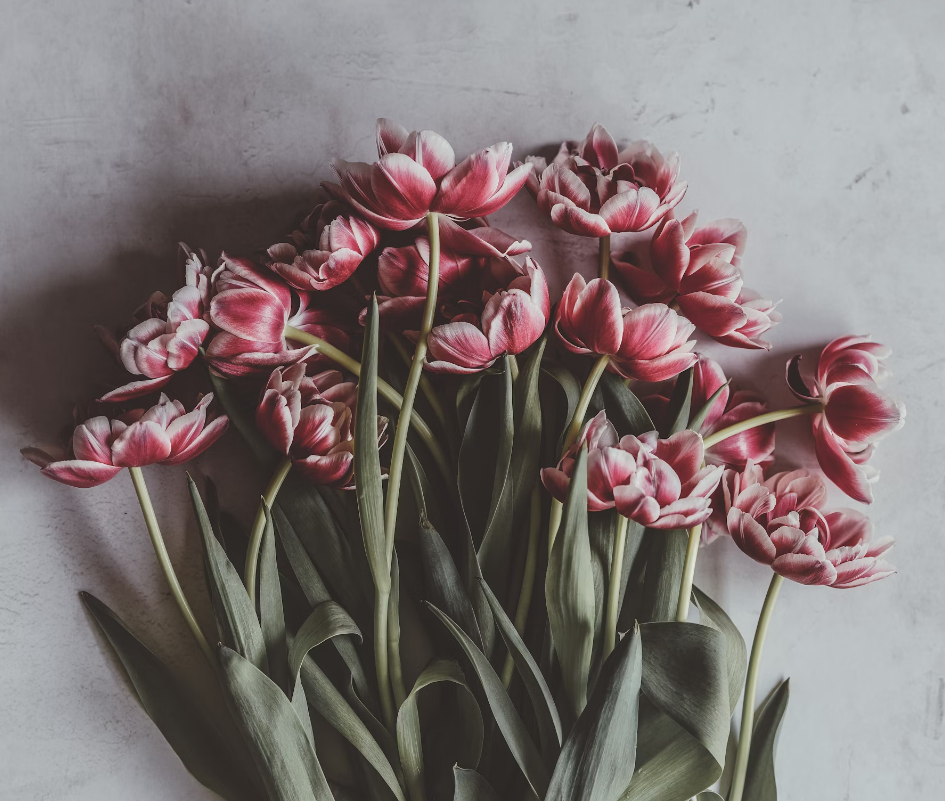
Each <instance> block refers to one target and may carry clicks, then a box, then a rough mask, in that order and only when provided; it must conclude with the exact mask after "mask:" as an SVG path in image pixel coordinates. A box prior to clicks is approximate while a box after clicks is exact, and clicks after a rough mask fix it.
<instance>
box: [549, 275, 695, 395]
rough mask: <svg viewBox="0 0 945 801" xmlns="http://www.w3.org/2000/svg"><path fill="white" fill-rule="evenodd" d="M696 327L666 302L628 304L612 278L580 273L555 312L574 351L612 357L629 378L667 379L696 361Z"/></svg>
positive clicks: (560, 333) (562, 334) (559, 332)
mask: <svg viewBox="0 0 945 801" xmlns="http://www.w3.org/2000/svg"><path fill="white" fill-rule="evenodd" d="M694 330H695V326H693V325H692V323H690V322H689V321H688V320H687V319H686V318H685V317H681V316H680V315H678V314H676V312H675V311H673V310H672V309H670V308H669V307H668V306H666V305H665V304H662V303H647V304H645V305H643V306H639V307H638V308H636V309H622V308H621V306H620V296H619V295H618V294H617V289H616V287H614V285H613V284H611V283H610V282H609V281H606V280H604V279H601V278H594V279H592V280H591V281H588V282H585V280H584V278H583V277H581V276H580V275H577V274H575V276H574V277H573V278H572V279H571V281H570V283H569V284H568V286H567V288H566V289H565V290H564V295H563V296H562V298H561V302H560V303H559V304H558V308H557V312H556V315H555V332H556V333H557V335H558V339H559V340H560V342H561V344H562V345H564V347H565V348H567V349H568V350H570V351H571V352H572V353H580V354H596V355H598V356H610V357H611V361H610V368H611V369H613V370H615V371H616V372H618V373H620V374H621V375H623V376H624V377H626V378H635V379H639V380H641V381H665V380H667V379H669V378H672V377H673V376H676V375H679V373H681V372H682V371H683V370H687V369H688V368H690V367H692V365H693V364H695V363H696V360H697V356H696V354H694V353H692V349H693V348H694V347H695V344H696V343H695V342H694V341H691V340H689V336H690V335H691V334H692V332H693V331H694Z"/></svg>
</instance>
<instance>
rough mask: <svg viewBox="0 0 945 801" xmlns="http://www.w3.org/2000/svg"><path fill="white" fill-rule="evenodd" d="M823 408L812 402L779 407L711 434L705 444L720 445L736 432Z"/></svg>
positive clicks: (815, 411) (710, 445)
mask: <svg viewBox="0 0 945 801" xmlns="http://www.w3.org/2000/svg"><path fill="white" fill-rule="evenodd" d="M823 410H824V407H823V405H822V404H820V403H810V404H807V405H806V406H793V407H791V408H790V409H778V410H777V411H775V412H766V413H765V414H759V415H758V416H757V417H751V418H749V419H748V420H742V421H741V422H740V423H736V424H735V425H733V426H729V427H728V428H723V429H722V430H721V431H716V432H715V433H714V434H710V435H709V436H708V437H706V438H705V442H704V443H703V444H704V445H705V448H706V449H707V450H708V449H709V448H711V447H712V446H713V445H718V444H719V443H720V442H721V441H722V440H725V439H728V438H729V437H734V436H735V435H736V434H741V433H742V432H743V431H750V430H751V429H753V428H758V426H764V425H768V423H776V422H778V420H787V419H788V418H791V417H803V416H804V415H805V414H820V413H821V412H822V411H823Z"/></svg>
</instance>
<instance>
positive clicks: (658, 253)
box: [650, 219, 689, 291]
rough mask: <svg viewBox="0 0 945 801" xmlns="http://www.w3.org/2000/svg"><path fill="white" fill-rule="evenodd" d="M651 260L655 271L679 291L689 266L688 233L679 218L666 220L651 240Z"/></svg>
mask: <svg viewBox="0 0 945 801" xmlns="http://www.w3.org/2000/svg"><path fill="white" fill-rule="evenodd" d="M650 262H651V263H652V265H653V272H655V273H656V274H657V275H658V276H659V277H660V278H661V279H662V280H663V281H664V282H665V283H666V284H667V285H668V286H670V287H672V288H673V290H675V291H678V290H679V285H680V282H681V281H682V279H683V276H684V275H685V274H686V270H687V268H688V267H689V248H688V247H687V246H686V235H685V232H684V231H683V227H682V224H681V223H680V222H679V221H678V220H673V219H669V220H664V221H663V222H662V223H660V226H659V227H658V228H657V229H656V233H655V234H654V236H653V239H652V240H651V241H650Z"/></svg>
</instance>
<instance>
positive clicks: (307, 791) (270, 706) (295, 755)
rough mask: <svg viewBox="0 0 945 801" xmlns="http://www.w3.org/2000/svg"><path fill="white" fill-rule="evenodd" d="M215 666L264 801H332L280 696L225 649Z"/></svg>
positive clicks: (305, 738)
mask: <svg viewBox="0 0 945 801" xmlns="http://www.w3.org/2000/svg"><path fill="white" fill-rule="evenodd" d="M220 664H221V667H222V669H223V671H222V675H223V679H224V686H225V688H226V691H227V701H228V702H229V704H230V708H231V709H232V710H233V713H234V715H235V717H236V718H237V720H238V721H239V723H240V726H241V728H242V730H243V733H244V735H245V738H246V742H247V744H248V745H249V748H250V751H251V752H252V754H253V759H254V761H255V762H256V767H257V768H258V769H259V772H260V775H261V776H262V779H263V784H264V785H265V786H266V790H267V792H268V793H269V795H270V797H271V798H278V799H280V801H282V800H283V799H284V800H285V801H333V796H332V794H331V790H330V789H329V787H328V780H327V779H326V778H325V774H324V773H323V771H322V766H321V765H320V764H319V762H318V757H317V756H315V751H314V749H313V748H312V744H311V743H310V742H309V739H308V735H307V734H306V732H305V727H304V726H303V724H302V721H301V720H299V716H298V715H297V714H296V712H295V709H294V707H293V706H292V703H291V702H290V701H289V699H288V698H286V695H285V693H284V692H283V691H282V690H281V689H279V687H278V686H276V685H275V684H274V683H273V682H272V681H271V680H270V679H269V677H268V676H266V675H265V674H264V673H262V672H261V671H260V670H258V669H257V668H256V667H255V666H254V665H253V664H252V663H251V662H249V661H248V660H246V659H244V658H243V657H242V656H240V655H239V654H238V653H236V651H232V650H230V649H229V648H227V647H226V646H221V648H220Z"/></svg>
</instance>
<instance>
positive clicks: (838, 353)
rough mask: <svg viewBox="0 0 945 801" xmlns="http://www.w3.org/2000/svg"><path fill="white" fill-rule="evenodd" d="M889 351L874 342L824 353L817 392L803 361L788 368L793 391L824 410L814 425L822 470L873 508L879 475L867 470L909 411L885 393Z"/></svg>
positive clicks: (849, 342) (836, 346)
mask: <svg viewBox="0 0 945 801" xmlns="http://www.w3.org/2000/svg"><path fill="white" fill-rule="evenodd" d="M889 353H890V351H889V348H887V347H886V346H885V345H880V344H879V343H877V342H871V341H870V339H869V337H863V336H848V337H841V338H840V339H835V340H834V341H833V342H831V343H830V344H829V345H827V347H825V348H824V349H823V351H821V353H820V356H819V357H818V360H817V369H816V372H815V376H814V382H813V386H808V384H807V383H806V382H805V380H804V378H803V377H802V375H801V372H800V361H801V357H800V356H795V357H794V358H793V359H792V360H791V361H789V362H788V366H787V382H788V386H789V387H790V388H791V391H792V392H794V394H795V395H796V396H797V397H798V398H800V399H801V400H804V401H807V402H815V403H820V404H822V406H821V408H822V413H820V414H816V415H815V416H814V417H813V419H812V428H813V433H814V449H815V452H816V454H817V461H818V462H819V463H820V467H821V469H822V470H823V471H824V473H826V474H827V477H828V478H830V480H831V481H833V482H834V483H835V484H836V485H837V486H838V487H840V489H842V490H843V491H844V492H845V493H846V494H847V495H849V496H850V497H851V498H853V499H855V500H858V501H862V502H863V503H871V502H872V500H873V491H872V487H871V485H872V484H873V483H874V482H875V481H877V480H878V479H879V471H878V470H877V469H876V468H875V467H873V466H872V465H869V464H867V462H868V461H869V459H870V457H871V456H872V454H873V450H874V448H875V446H876V443H877V442H879V441H880V440H881V439H883V438H884V437H886V436H888V435H889V434H891V433H892V432H893V431H896V430H897V429H899V428H901V427H902V425H903V423H904V422H905V417H906V410H905V407H904V406H903V405H902V404H901V403H899V402H898V401H896V400H894V399H892V398H891V397H889V396H888V395H887V394H886V393H884V392H883V391H882V390H881V389H880V387H879V383H878V382H879V381H880V380H882V379H883V378H885V377H886V375H887V371H886V368H885V367H884V365H883V361H884V360H885V359H886V358H887V357H888V356H889Z"/></svg>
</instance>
